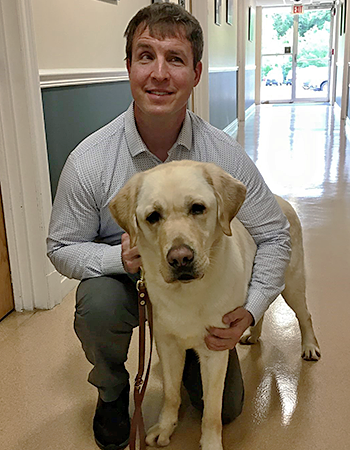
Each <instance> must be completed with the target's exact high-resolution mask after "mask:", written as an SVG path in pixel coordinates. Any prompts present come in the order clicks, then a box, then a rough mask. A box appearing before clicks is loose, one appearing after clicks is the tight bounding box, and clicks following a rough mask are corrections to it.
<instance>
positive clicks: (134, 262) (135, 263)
mask: <svg viewBox="0 0 350 450" xmlns="http://www.w3.org/2000/svg"><path fill="white" fill-rule="evenodd" d="M122 261H123V266H124V270H125V271H126V272H128V273H137V272H138V271H139V269H140V267H141V264H142V263H141V256H140V255H139V251H138V249H137V247H136V246H135V247H132V248H130V236H129V235H128V233H124V234H123V235H122Z"/></svg>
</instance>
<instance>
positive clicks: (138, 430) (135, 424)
mask: <svg viewBox="0 0 350 450" xmlns="http://www.w3.org/2000/svg"><path fill="white" fill-rule="evenodd" d="M136 289H137V291H138V303H139V367H138V372H137V375H136V378H135V384H134V403H135V411H134V415H133V418H132V421H131V428H130V443H129V446H130V450H136V440H137V435H138V436H139V442H140V450H146V432H145V425H144V421H143V416H142V409H141V406H142V401H143V398H144V396H145V391H146V387H147V383H148V378H149V374H150V369H151V357H152V348H153V316H152V304H151V302H150V300H149V297H148V292H147V288H146V285H145V280H144V277H143V270H142V267H141V278H140V279H139V280H138V281H137V283H136ZM146 308H147V316H148V317H147V318H148V324H149V335H150V350H149V360H148V366H147V370H146V374H145V378H144V379H143V376H144V372H145V352H146Z"/></svg>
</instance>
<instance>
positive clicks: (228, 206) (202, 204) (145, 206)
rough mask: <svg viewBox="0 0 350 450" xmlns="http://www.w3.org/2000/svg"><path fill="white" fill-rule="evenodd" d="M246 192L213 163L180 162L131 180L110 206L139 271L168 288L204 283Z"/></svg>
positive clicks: (229, 231)
mask: <svg viewBox="0 0 350 450" xmlns="http://www.w3.org/2000/svg"><path fill="white" fill-rule="evenodd" d="M245 193H246V188H245V186H244V185H243V184H242V183H241V182H239V181H238V180H236V179H234V178H233V177H232V176H231V175H229V174H228V173H226V172H225V171H224V170H222V169H221V168H220V167H218V166H216V165H215V164H212V163H199V162H194V161H188V160H185V161H178V162H172V163H167V164H162V165H159V166H157V167H155V168H154V169H151V170H148V171H146V172H141V173H138V174H136V175H134V176H133V177H132V178H131V179H130V180H129V181H128V182H127V183H126V185H125V186H124V187H123V188H122V189H121V190H120V191H119V193H118V194H117V195H116V196H115V197H114V199H113V200H112V201H111V203H110V210H111V213H112V215H113V217H114V218H115V220H116V221H117V223H118V224H119V225H120V226H121V227H122V228H123V229H124V230H125V231H126V232H127V233H128V234H129V235H130V243H131V246H134V245H136V244H137V246H138V249H139V252H140V255H141V258H142V262H143V265H144V267H145V269H146V266H147V265H149V264H151V265H152V267H153V268H154V267H155V265H156V266H157V268H158V270H159V271H160V273H161V274H162V276H163V278H164V280H165V281H166V282H167V283H172V282H177V281H180V282H186V281H191V280H194V279H198V278H202V277H203V276H204V275H205V270H206V268H207V267H208V265H209V264H210V255H211V251H212V248H213V245H214V243H216V242H218V239H219V238H220V237H222V236H223V233H224V234H226V235H228V236H231V227H230V223H231V220H232V219H233V218H234V217H235V215H236V214H237V212H238V210H239V208H240V207H241V205H242V203H243V201H244V199H245Z"/></svg>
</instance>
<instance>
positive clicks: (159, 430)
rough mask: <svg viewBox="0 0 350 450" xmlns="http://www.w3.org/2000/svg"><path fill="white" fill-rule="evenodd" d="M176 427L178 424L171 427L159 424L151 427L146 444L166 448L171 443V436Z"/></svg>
mask: <svg viewBox="0 0 350 450" xmlns="http://www.w3.org/2000/svg"><path fill="white" fill-rule="evenodd" d="M175 427H176V423H174V424H173V425H171V426H163V425H161V424H160V423H157V424H156V425H154V426H153V427H151V428H150V429H149V431H148V433H147V437H146V444H147V445H149V446H151V447H155V446H156V445H159V446H160V447H165V446H167V445H169V443H170V436H171V435H172V434H173V431H174V429H175Z"/></svg>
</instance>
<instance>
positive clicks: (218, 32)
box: [208, 0, 237, 69]
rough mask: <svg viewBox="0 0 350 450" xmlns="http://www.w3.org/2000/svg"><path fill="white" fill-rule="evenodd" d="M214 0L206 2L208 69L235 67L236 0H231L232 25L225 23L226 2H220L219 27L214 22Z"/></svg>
mask: <svg viewBox="0 0 350 450" xmlns="http://www.w3.org/2000/svg"><path fill="white" fill-rule="evenodd" d="M214 3H215V2H214V0H209V1H208V8H209V15H208V49H209V68H210V69H213V68H219V67H221V68H223V67H226V68H229V67H235V66H237V0H233V3H234V11H233V25H228V24H227V23H226V1H222V17H221V25H220V26H218V25H216V24H215V22H214V9H215V8H214Z"/></svg>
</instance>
